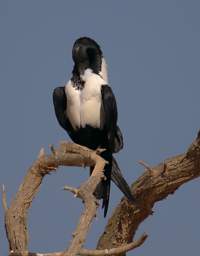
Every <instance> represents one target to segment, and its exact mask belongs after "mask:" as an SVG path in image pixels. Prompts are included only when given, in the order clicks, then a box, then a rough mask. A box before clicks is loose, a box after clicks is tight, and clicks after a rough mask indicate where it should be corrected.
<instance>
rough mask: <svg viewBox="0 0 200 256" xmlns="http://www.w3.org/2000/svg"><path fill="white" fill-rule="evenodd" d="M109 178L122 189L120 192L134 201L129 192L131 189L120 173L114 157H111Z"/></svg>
mask: <svg viewBox="0 0 200 256" xmlns="http://www.w3.org/2000/svg"><path fill="white" fill-rule="evenodd" d="M111 179H112V181H113V182H114V183H115V184H116V185H117V187H118V188H119V189H120V190H121V191H122V193H123V194H124V195H125V196H126V197H127V198H128V200H130V201H131V202H133V203H134V202H135V198H134V196H133V195H132V193H131V189H130V187H129V185H128V183H127V182H126V180H125V179H124V177H123V176H122V173H121V171H120V169H119V166H118V164H117V161H116V160H115V158H114V157H112V171H111Z"/></svg>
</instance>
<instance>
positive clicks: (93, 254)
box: [79, 234, 148, 256]
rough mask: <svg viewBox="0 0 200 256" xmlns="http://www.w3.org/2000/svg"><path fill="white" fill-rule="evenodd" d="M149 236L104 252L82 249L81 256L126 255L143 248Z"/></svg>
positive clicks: (143, 236) (144, 235)
mask: <svg viewBox="0 0 200 256" xmlns="http://www.w3.org/2000/svg"><path fill="white" fill-rule="evenodd" d="M147 237H148V236H147V235H146V234H143V235H142V236H141V237H140V238H139V239H138V240H136V241H133V242H131V243H129V244H125V245H121V246H119V247H116V248H112V249H104V250H88V249H82V250H81V251H80V253H79V254H80V255H85V256H100V255H102V256H103V255H113V254H115V255H118V254H121V253H125V252H128V251H131V250H133V249H135V248H137V247H139V246H141V245H142V244H143V243H144V241H145V240H146V239H147Z"/></svg>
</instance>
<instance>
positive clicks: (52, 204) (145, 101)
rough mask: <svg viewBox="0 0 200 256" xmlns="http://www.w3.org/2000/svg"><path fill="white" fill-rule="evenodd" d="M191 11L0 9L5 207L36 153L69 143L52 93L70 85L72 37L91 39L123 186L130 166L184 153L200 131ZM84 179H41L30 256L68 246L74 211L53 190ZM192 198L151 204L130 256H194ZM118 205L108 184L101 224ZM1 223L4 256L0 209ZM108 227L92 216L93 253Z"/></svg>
mask: <svg viewBox="0 0 200 256" xmlns="http://www.w3.org/2000/svg"><path fill="white" fill-rule="evenodd" d="M199 10H200V2H199V1H194V0H190V1H189V0H187V1H175V0H168V1H163V0H152V1H148V0H136V1H118V2H117V1H114V0H110V1H105V0H104V1H103V0H102V1H88V0H87V1H75V0H73V1H64V0H60V1H52V0H43V1H39V0H35V1H25V0H24V1H21V0H18V1H4V0H0V88H1V93H0V116H1V134H0V141H1V172H0V183H4V184H5V185H6V188H7V195H8V199H9V201H10V198H11V197H12V196H13V195H14V193H15V192H16V190H17V188H18V186H19V184H20V182H21V181H22V178H23V176H24V175H25V173H26V170H27V168H28V167H29V166H30V165H31V163H32V162H33V161H34V159H36V157H37V154H38V152H39V150H40V148H41V147H43V146H44V147H45V148H46V150H47V151H48V145H49V144H55V145H56V144H58V142H59V141H60V140H63V139H69V138H68V136H67V134H66V133H65V132H64V130H62V129H61V128H60V127H59V125H58V123H57V121H56V119H55V115H54V111H53V106H52V91H53V88H55V87H56V86H61V85H64V83H65V82H66V81H67V80H68V79H69V77H70V73H71V70H72V60H71V48H72V45H73V42H74V40H75V39H77V38H78V37H80V36H84V35H86V36H90V37H92V38H94V39H95V40H97V41H98V42H99V44H100V45H101V47H102V50H103V51H104V55H105V57H106V60H107V63H108V67H109V81H110V85H111V86H112V87H113V91H114V92H115V95H116V98H117V102H118V109H119V125H120V127H121V129H122V131H123V134H124V141H125V146H124V149H123V150H122V151H121V152H120V153H119V154H118V156H117V159H118V162H119V164H120V166H121V168H122V170H123V173H124V176H125V177H126V179H127V181H128V182H129V183H131V181H133V180H134V179H136V178H137V177H138V176H139V175H141V173H142V168H141V167H140V166H139V165H138V163H137V161H138V160H141V159H142V160H144V161H146V162H147V163H149V164H156V163H159V162H160V161H162V160H164V159H165V158H166V157H170V156H173V155H175V154H179V153H182V152H184V150H186V148H187V147H188V145H189V144H190V143H191V142H192V140H193V139H194V137H195V136H196V133H197V131H198V129H199V128H200V121H199V112H200V100H199V95H200V75H199V70H200V50H199V49H200V48H199V46H200V15H199ZM87 177H88V172H87V170H82V169H78V168H62V169H59V171H58V172H57V173H56V174H52V175H50V176H48V177H46V178H45V180H44V183H43V184H42V187H41V190H40V193H39V195H38V197H37V198H36V200H35V201H34V203H33V205H32V208H31V209H30V215H29V228H30V250H32V251H46V252H48V251H57V250H62V249H64V248H65V247H66V246H67V243H68V242H69V240H70V239H71V233H72V232H73V230H74V228H75V226H76V223H77V219H78V216H79V214H80V210H82V205H81V204H80V202H79V200H76V199H74V198H73V196H72V195H71V194H69V193H67V192H64V191H62V189H61V188H62V187H63V186H64V185H65V184H67V185H71V186H78V185H79V184H80V183H81V182H82V181H83V180H85V179H86V178H87ZM199 194H200V186H199V180H196V181H194V182H190V184H187V185H186V186H184V187H183V188H181V189H179V190H178V191H177V193H176V194H175V196H174V195H173V196H170V197H169V198H168V199H167V200H165V201H162V202H161V203H159V204H157V205H156V207H155V209H154V210H155V213H154V215H153V216H152V217H150V218H148V219H147V220H146V221H145V222H144V224H143V225H142V226H141V227H140V228H139V230H138V234H137V235H138V236H139V235H140V234H141V233H142V232H143V231H146V232H147V233H148V234H149V238H148V240H147V241H146V242H145V244H144V246H142V247H141V248H139V249H137V250H136V251H135V252H134V255H136V256H139V255H144V256H145V255H148V256H154V255H162V256H168V255H181V256H188V255H194V256H196V255H198V253H199V251H200V247H199V244H200V238H199V229H200V225H199V215H200V203H199V200H198V199H199ZM120 198H121V193H120V192H119V191H118V189H116V188H115V187H114V185H113V186H112V191H111V202H110V207H109V211H108V216H109V215H110V214H111V212H112V209H113V208H114V206H116V204H117V202H118V201H119V200H120ZM0 216H1V220H0V237H1V241H0V255H3V256H4V255H7V242H6V239H5V232H4V227H3V218H2V216H3V211H2V206H0ZM107 219H108V217H107ZM107 219H104V218H103V213H102V211H101V210H100V211H99V214H98V219H97V220H95V223H94V225H93V227H92V230H91V232H90V235H89V237H88V240H87V247H90V248H92V247H93V248H94V247H95V245H96V241H97V237H98V235H99V234H100V233H101V232H102V231H103V227H104V225H105V223H106V221H107ZM132 254H133V253H129V255H132Z"/></svg>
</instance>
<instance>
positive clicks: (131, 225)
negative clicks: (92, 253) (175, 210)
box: [97, 132, 200, 256]
mask: <svg viewBox="0 0 200 256" xmlns="http://www.w3.org/2000/svg"><path fill="white" fill-rule="evenodd" d="M142 165H144V166H145V167H146V168H145V169H146V170H145V172H144V173H143V175H142V176H141V177H139V178H138V179H137V180H136V181H135V182H134V183H133V184H132V186H131V187H132V192H133V194H134V196H135V198H136V200H137V204H135V205H132V204H130V203H129V202H128V201H127V199H126V198H123V199H122V201H121V202H120V203H119V205H118V206H117V207H116V209H115V210H114V212H113V214H112V216H111V218H110V219H109V221H108V223H107V225H106V227H105V230H104V232H103V234H102V235H101V237H100V239H99V242H98V245H97V248H98V249H103V248H112V247H114V246H119V245H120V244H124V243H128V242H130V241H132V239H133V237H134V236H135V233H136V231H137V229H138V227H139V225H140V224H141V223H142V222H143V221H144V220H145V219H146V218H147V217H148V216H149V215H151V214H152V213H153V206H154V204H155V203H156V202H157V201H160V200H163V199H165V198H166V197H167V196H168V195H170V194H173V193H174V192H175V191H176V190H177V189H178V188H179V187H180V186H181V185H183V184H185V183H186V182H188V181H190V180H193V179H195V178H197V177H199V176H200V132H199V134H198V136H197V138H196V140H195V141H194V142H193V143H192V145H191V146H190V147H189V149H188V150H187V152H185V153H183V154H182V155H177V156H174V157H171V158H169V159H166V160H165V161H164V162H163V163H160V164H158V165H156V166H154V167H149V166H148V165H146V164H145V163H144V162H142ZM113 255H115V254H113ZM118 255H119V254H118ZM120 255H121V256H122V255H125V253H122V254H120Z"/></svg>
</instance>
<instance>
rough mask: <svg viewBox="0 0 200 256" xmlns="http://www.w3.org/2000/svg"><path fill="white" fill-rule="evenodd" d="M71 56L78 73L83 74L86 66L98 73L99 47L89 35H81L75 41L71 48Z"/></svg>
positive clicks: (100, 53) (100, 62)
mask: <svg viewBox="0 0 200 256" xmlns="http://www.w3.org/2000/svg"><path fill="white" fill-rule="evenodd" d="M72 58H73V61H74V64H75V70H76V72H78V74H79V75H81V74H83V73H84V71H85V70H86V69H88V68H89V69H91V70H92V71H93V72H94V73H96V74H99V73H100V71H101V64H102V51H101V48H100V46H99V45H98V44H97V43H96V42H95V41H94V40H93V39H91V38H89V37H81V38H79V39H77V40H76V41H75V43H74V46H73V49H72Z"/></svg>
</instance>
